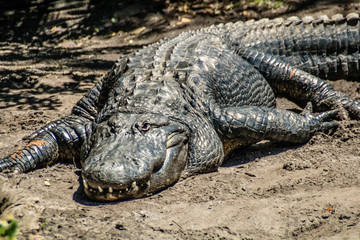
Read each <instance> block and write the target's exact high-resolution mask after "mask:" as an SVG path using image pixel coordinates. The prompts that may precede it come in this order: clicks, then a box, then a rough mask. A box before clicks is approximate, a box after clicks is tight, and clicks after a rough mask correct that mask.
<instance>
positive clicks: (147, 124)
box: [141, 122, 150, 132]
mask: <svg viewBox="0 0 360 240" xmlns="http://www.w3.org/2000/svg"><path fill="white" fill-rule="evenodd" d="M149 130H150V124H149V123H147V122H145V123H143V124H142V125H141V131H143V132H147V131H149Z"/></svg>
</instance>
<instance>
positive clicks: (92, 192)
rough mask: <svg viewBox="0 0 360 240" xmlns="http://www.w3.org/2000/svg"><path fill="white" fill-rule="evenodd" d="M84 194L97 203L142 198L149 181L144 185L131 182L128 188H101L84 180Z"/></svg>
mask: <svg viewBox="0 0 360 240" xmlns="http://www.w3.org/2000/svg"><path fill="white" fill-rule="evenodd" d="M83 184H84V189H85V194H86V195H87V196H88V197H89V198H91V199H94V200H98V201H115V200H119V199H124V200H125V199H130V198H139V197H142V196H143V195H144V194H145V193H146V192H147V189H148V188H149V187H150V180H148V181H147V182H145V183H139V182H136V181H134V182H132V184H131V185H130V186H127V187H123V188H118V186H106V187H105V186H101V185H100V184H97V183H94V182H91V181H89V180H87V179H85V178H84V176H83Z"/></svg>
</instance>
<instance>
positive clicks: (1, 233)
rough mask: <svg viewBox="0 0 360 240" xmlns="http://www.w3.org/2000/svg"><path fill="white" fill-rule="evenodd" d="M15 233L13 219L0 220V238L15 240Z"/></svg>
mask: <svg viewBox="0 0 360 240" xmlns="http://www.w3.org/2000/svg"><path fill="white" fill-rule="evenodd" d="M16 233H17V221H16V220H15V219H14V218H13V217H10V216H9V217H6V218H5V219H1V220H0V237H3V238H4V239H7V240H15V239H16Z"/></svg>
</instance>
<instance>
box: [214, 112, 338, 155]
mask: <svg viewBox="0 0 360 240" xmlns="http://www.w3.org/2000/svg"><path fill="white" fill-rule="evenodd" d="M336 113H337V110H332V111H328V112H323V113H320V114H318V115H312V114H310V113H305V114H297V113H294V112H291V111H287V110H283V109H276V108H267V107H257V106H244V107H228V108H223V109H219V110H218V111H215V113H214V117H215V119H216V121H215V124H216V125H217V128H218V129H219V131H220V132H221V133H222V137H223V139H224V140H225V144H224V151H225V152H226V153H228V152H229V151H230V150H232V149H233V148H236V147H238V146H241V145H248V144H251V143H254V142H257V141H260V140H264V139H266V140H272V141H276V142H285V143H289V144H299V143H304V142H306V141H308V140H309V138H310V137H311V136H312V135H313V134H314V133H315V132H318V131H325V130H328V129H330V128H333V127H336V126H337V123H336V122H334V121H326V119H328V118H331V117H332V116H333V115H334V114H336ZM234 142H235V144H237V146H235V145H234ZM226 143H231V145H232V146H227V145H226ZM229 148H230V149H229Z"/></svg>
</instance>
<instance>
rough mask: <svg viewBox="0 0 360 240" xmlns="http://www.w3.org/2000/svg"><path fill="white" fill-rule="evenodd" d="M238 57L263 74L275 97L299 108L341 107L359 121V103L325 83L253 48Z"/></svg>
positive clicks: (324, 108) (323, 108)
mask: <svg viewBox="0 0 360 240" xmlns="http://www.w3.org/2000/svg"><path fill="white" fill-rule="evenodd" d="M240 54H241V56H242V57H243V58H245V59H246V60H247V61H248V62H249V63H250V64H252V65H254V66H255V67H256V68H257V69H258V70H259V71H260V72H261V73H262V74H263V76H264V77H265V78H266V80H267V81H268V82H269V84H270V85H271V87H272V88H273V89H274V91H275V94H276V95H281V96H284V97H286V98H288V99H289V100H292V101H294V102H295V103H297V104H299V105H300V106H302V107H304V106H305V105H306V103H307V102H309V101H310V102H311V103H312V104H313V106H314V108H315V110H316V111H325V110H328V109H335V108H343V109H345V110H346V111H347V112H348V113H349V115H350V117H352V118H355V119H360V102H359V101H356V100H354V99H351V98H350V97H348V96H347V95H345V94H344V93H341V92H339V91H336V90H334V89H333V87H332V86H331V84H329V83H327V82H326V81H325V80H323V79H320V78H318V77H316V76H314V75H311V74H309V73H307V72H305V71H302V70H300V69H297V68H296V67H293V66H290V65H289V64H287V63H285V62H283V61H281V60H280V59H279V58H278V57H276V56H271V55H267V54H264V53H263V52H260V51H258V50H255V49H246V50H244V51H243V52H241V53H240Z"/></svg>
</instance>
